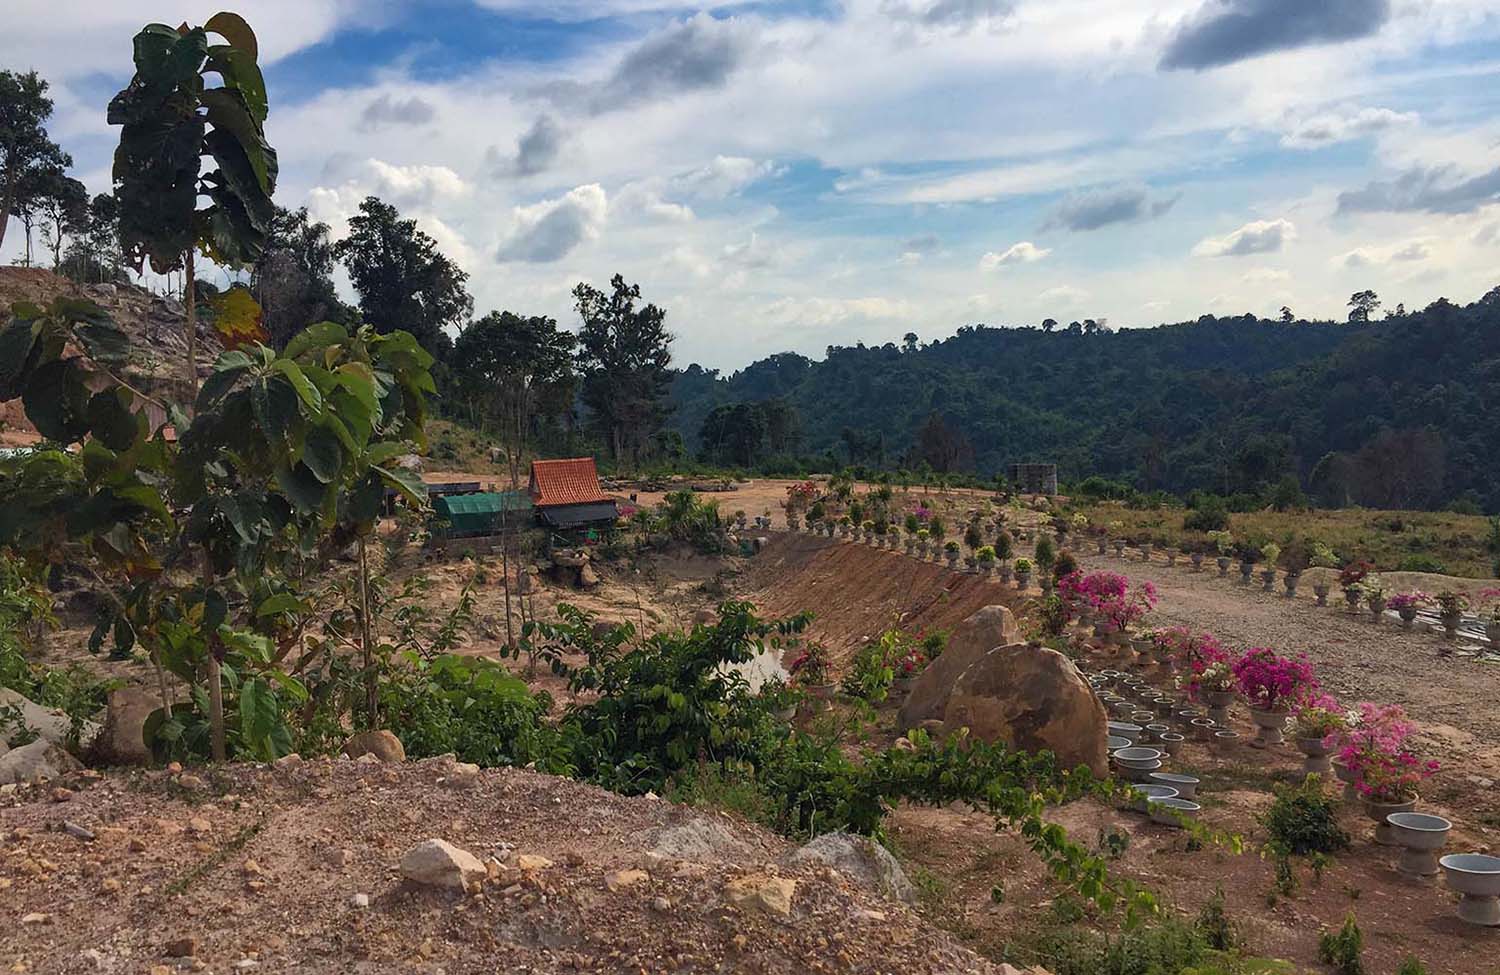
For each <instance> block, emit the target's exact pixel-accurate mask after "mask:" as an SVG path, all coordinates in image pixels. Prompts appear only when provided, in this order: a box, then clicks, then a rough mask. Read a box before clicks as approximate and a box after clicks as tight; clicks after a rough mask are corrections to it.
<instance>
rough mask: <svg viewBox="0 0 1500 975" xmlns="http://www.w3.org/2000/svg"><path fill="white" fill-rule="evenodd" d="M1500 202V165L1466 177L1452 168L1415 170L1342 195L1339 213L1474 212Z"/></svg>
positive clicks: (1441, 166) (1347, 191)
mask: <svg viewBox="0 0 1500 975" xmlns="http://www.w3.org/2000/svg"><path fill="white" fill-rule="evenodd" d="M1494 203H1500V166H1497V167H1495V168H1494V169H1492V170H1490V171H1489V172H1487V173H1480V174H1478V175H1477V176H1469V177H1462V176H1460V175H1459V174H1458V172H1457V170H1456V168H1455V167H1454V166H1451V165H1447V164H1444V165H1440V166H1428V167H1421V166H1418V167H1414V168H1412V169H1409V170H1407V171H1406V172H1404V173H1402V174H1401V175H1400V176H1398V177H1396V178H1395V179H1393V180H1384V181H1382V180H1376V181H1374V182H1372V183H1370V184H1368V185H1367V186H1365V187H1364V188H1363V189H1358V190H1345V191H1344V192H1343V193H1340V194H1339V205H1338V212H1339V213H1472V212H1474V211H1476V210H1480V209H1482V208H1484V207H1487V206H1490V205H1491V204H1494Z"/></svg>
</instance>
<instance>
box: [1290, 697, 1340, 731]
mask: <svg viewBox="0 0 1500 975" xmlns="http://www.w3.org/2000/svg"><path fill="white" fill-rule="evenodd" d="M1348 724H1349V718H1348V716H1347V715H1346V714H1344V709H1343V708H1342V707H1341V706H1340V705H1339V702H1338V701H1337V700H1336V699H1335V698H1334V697H1333V696H1332V695H1329V694H1324V693H1323V692H1322V691H1317V690H1314V691H1311V692H1309V693H1307V694H1304V695H1303V696H1302V698H1301V699H1299V700H1298V701H1297V704H1296V707H1295V709H1294V710H1293V712H1292V735H1293V737H1296V738H1319V739H1327V738H1328V736H1330V735H1332V734H1334V733H1335V732H1337V731H1339V730H1341V729H1343V728H1346V727H1348Z"/></svg>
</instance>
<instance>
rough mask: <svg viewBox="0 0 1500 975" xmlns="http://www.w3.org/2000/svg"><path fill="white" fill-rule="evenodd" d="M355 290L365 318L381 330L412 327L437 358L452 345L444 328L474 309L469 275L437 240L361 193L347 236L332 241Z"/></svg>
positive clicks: (465, 318)
mask: <svg viewBox="0 0 1500 975" xmlns="http://www.w3.org/2000/svg"><path fill="white" fill-rule="evenodd" d="M333 253H334V256H335V257H337V258H338V259H339V260H340V261H343V262H344V266H345V267H346V268H348V270H349V279H350V281H352V282H353V284H354V290H355V291H357V292H358V293H359V307H360V311H361V312H362V313H363V314H364V320H365V321H366V322H369V323H370V324H371V325H373V326H375V328H376V330H378V331H381V332H393V331H396V330H398V329H400V330H404V331H408V332H411V333H412V334H413V335H415V336H416V338H417V341H418V342H420V343H421V345H422V348H424V349H426V350H427V351H428V352H430V353H432V355H433V357H434V358H436V359H438V360H439V361H443V360H446V359H447V358H448V356H449V352H451V350H452V348H453V339H452V338H451V337H450V336H449V334H448V331H447V330H448V329H457V328H459V327H460V326H462V325H463V324H464V323H465V322H466V321H468V319H469V315H470V314H472V313H473V311H474V299H473V298H471V297H470V296H469V292H468V290H467V289H466V288H465V286H464V283H465V282H466V281H468V279H469V276H468V274H466V273H465V272H464V271H463V269H462V268H460V267H459V266H458V265H457V264H454V263H453V262H452V261H451V260H449V259H448V258H447V257H446V256H444V255H443V254H442V253H441V252H440V251H439V250H438V249H437V241H435V240H433V239H432V238H431V237H429V236H427V234H425V233H423V232H422V231H421V230H418V229H417V222H416V221H415V220H402V219H401V215H400V214H399V213H398V212H397V211H396V208H395V207H393V206H391V205H390V204H389V203H384V202H382V201H381V200H379V199H378V198H376V197H373V196H368V197H365V199H364V201H363V202H362V203H360V205H359V213H357V214H356V215H354V216H353V217H350V218H349V236H348V237H345V238H344V239H343V240H341V241H339V242H338V243H337V244H335V245H334V247H333Z"/></svg>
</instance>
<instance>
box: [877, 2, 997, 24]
mask: <svg viewBox="0 0 1500 975" xmlns="http://www.w3.org/2000/svg"><path fill="white" fill-rule="evenodd" d="M1015 9H1016V5H1015V2H1014V0H882V2H881V4H880V10H881V12H882V13H884V14H885V15H886V16H888V17H890V18H892V19H893V20H899V21H904V22H907V23H913V24H920V25H922V26H923V27H946V28H954V29H958V30H968V29H969V28H971V27H973V26H974V25H976V24H979V23H984V22H987V21H994V20H1000V19H1003V18H1005V17H1008V16H1010V14H1011V13H1012V12H1013V11H1014V10H1015Z"/></svg>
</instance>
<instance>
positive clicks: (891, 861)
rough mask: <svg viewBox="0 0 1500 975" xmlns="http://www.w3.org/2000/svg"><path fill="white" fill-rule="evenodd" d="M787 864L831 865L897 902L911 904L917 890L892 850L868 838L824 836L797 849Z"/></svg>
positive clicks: (867, 887)
mask: <svg viewBox="0 0 1500 975" xmlns="http://www.w3.org/2000/svg"><path fill="white" fill-rule="evenodd" d="M786 862H787V864H789V865H791V866H801V865H802V864H805V863H820V864H824V865H826V866H830V867H832V868H833V869H835V870H837V871H838V872H839V873H841V874H843V875H844V876H846V877H848V878H849V879H850V880H852V881H854V882H855V883H857V884H859V885H860V886H862V887H864V888H865V889H867V890H871V891H874V892H876V893H879V894H884V895H885V896H886V897H890V898H893V899H894V900H899V901H905V902H907V903H911V901H913V900H914V899H915V897H916V888H914V887H913V886H912V883H911V880H910V879H908V878H907V876H906V871H905V870H902V869H901V864H900V863H898V862H897V861H896V858H895V857H893V856H891V853H890V851H889V850H887V849H886V848H885V847H883V846H881V845H880V844H879V843H876V842H875V841H874V840H872V839H870V838H869V837H868V836H851V835H850V834H848V833H824V834H823V835H822V836H819V837H818V838H816V839H814V840H812V841H811V842H809V843H808V844H806V845H805V846H800V847H798V848H797V849H795V850H793V851H792V852H791V854H790V855H788V856H787V858H786Z"/></svg>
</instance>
